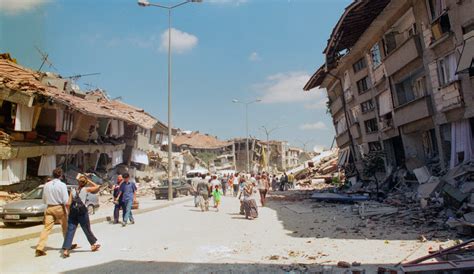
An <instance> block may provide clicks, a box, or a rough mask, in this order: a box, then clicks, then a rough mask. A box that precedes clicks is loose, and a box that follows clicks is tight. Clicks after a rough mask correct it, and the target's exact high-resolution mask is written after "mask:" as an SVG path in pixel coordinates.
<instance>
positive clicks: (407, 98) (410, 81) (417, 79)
mask: <svg viewBox="0 0 474 274" xmlns="http://www.w3.org/2000/svg"><path fill="white" fill-rule="evenodd" d="M422 74H423V70H418V71H416V72H415V73H413V74H412V75H410V76H408V77H407V78H405V79H404V80H402V81H401V82H399V83H397V84H395V90H396V93H397V100H398V106H401V105H404V104H407V103H409V102H411V101H413V100H415V99H417V98H420V97H423V96H424V95H425V92H426V78H425V76H424V75H422Z"/></svg>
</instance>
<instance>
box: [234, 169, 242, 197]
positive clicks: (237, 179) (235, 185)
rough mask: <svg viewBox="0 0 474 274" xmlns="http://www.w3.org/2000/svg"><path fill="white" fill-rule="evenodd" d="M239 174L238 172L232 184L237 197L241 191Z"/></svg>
mask: <svg viewBox="0 0 474 274" xmlns="http://www.w3.org/2000/svg"><path fill="white" fill-rule="evenodd" d="M239 183H240V182H239V174H238V173H236V174H235V176H234V180H233V181H232V186H233V188H234V189H233V191H234V197H237V193H239Z"/></svg>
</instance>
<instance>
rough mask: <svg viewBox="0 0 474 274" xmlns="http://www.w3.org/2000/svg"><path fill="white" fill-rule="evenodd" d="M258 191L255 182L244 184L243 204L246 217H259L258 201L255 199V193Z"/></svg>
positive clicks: (251, 218) (250, 218)
mask: <svg viewBox="0 0 474 274" xmlns="http://www.w3.org/2000/svg"><path fill="white" fill-rule="evenodd" d="M256 192H258V190H257V188H256V186H255V184H254V183H247V184H246V185H245V186H244V191H243V195H244V200H243V206H244V211H245V218H247V219H249V220H253V219H255V218H257V217H258V209H257V202H256V200H255V193H256Z"/></svg>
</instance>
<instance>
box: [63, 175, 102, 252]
mask: <svg viewBox="0 0 474 274" xmlns="http://www.w3.org/2000/svg"><path fill="white" fill-rule="evenodd" d="M78 184H79V186H78V188H77V189H72V190H71V193H69V201H68V203H67V206H68V207H69V217H68V227H67V232H66V237H65V239H64V243H63V257H64V258H67V257H69V252H70V250H71V245H72V241H73V239H74V234H75V233H76V228H77V225H78V224H80V225H81V228H82V231H84V234H85V235H86V237H87V240H88V241H89V244H90V245H91V250H92V251H97V250H99V248H100V244H98V243H97V238H96V237H95V236H94V234H93V233H92V230H91V223H90V221H89V213H88V212H87V208H86V206H85V204H84V202H85V201H86V199H87V194H88V193H97V192H98V191H99V186H98V185H97V184H95V183H94V182H92V181H91V180H89V179H87V178H86V177H85V176H81V177H80V178H79V180H78ZM89 185H90V186H89Z"/></svg>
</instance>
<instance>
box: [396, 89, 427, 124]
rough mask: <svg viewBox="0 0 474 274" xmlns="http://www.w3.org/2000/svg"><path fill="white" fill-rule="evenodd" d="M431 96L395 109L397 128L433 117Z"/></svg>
mask: <svg viewBox="0 0 474 274" xmlns="http://www.w3.org/2000/svg"><path fill="white" fill-rule="evenodd" d="M429 98H430V97H429V96H424V97H421V98H417V99H415V100H413V101H411V102H410V103H407V104H404V105H402V106H399V107H397V108H395V109H394V112H395V116H394V117H393V123H394V125H395V126H396V127H399V126H402V125H405V124H408V123H411V122H414V121H417V120H420V119H423V118H425V117H428V116H430V115H431V111H430V100H429Z"/></svg>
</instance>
